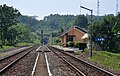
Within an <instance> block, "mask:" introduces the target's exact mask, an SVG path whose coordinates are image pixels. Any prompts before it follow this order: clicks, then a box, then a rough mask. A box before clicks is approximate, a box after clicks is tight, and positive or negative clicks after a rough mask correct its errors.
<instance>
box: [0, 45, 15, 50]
mask: <svg viewBox="0 0 120 76" xmlns="http://www.w3.org/2000/svg"><path fill="white" fill-rule="evenodd" d="M10 48H14V46H3V48H0V51H2V50H5V49H10Z"/></svg>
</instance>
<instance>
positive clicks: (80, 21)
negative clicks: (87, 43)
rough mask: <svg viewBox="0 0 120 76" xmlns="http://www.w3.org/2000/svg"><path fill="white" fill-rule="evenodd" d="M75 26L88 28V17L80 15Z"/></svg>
mask: <svg viewBox="0 0 120 76" xmlns="http://www.w3.org/2000/svg"><path fill="white" fill-rule="evenodd" d="M74 25H77V26H79V27H81V28H86V26H87V25H88V19H87V17H86V16H84V15H78V16H77V19H76V20H75V24H74Z"/></svg>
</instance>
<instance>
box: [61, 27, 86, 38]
mask: <svg viewBox="0 0 120 76" xmlns="http://www.w3.org/2000/svg"><path fill="white" fill-rule="evenodd" d="M73 28H76V29H78V30H80V31H82V32H83V33H87V31H85V30H83V29H82V28H80V27H78V26H73V27H71V28H70V29H68V30H66V31H65V32H63V33H62V34H61V35H60V37H62V36H64V35H65V34H67V33H68V32H69V31H70V30H71V29H73Z"/></svg>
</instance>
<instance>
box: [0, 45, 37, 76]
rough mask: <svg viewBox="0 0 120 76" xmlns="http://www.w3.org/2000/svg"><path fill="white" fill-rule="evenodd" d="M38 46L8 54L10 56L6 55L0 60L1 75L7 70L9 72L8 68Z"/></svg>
mask: <svg viewBox="0 0 120 76" xmlns="http://www.w3.org/2000/svg"><path fill="white" fill-rule="evenodd" d="M36 47H37V46H33V47H30V48H27V49H25V50H22V51H20V52H18V53H16V54H13V55H11V56H8V57H5V58H3V59H1V60H0V76H2V75H3V74H4V73H5V72H8V70H9V69H10V68H11V67H12V66H14V65H15V64H16V63H17V62H18V61H19V60H21V59H22V58H23V57H25V56H26V55H28V54H29V53H30V52H31V51H32V50H33V49H35V48H36ZM3 76H4V75H3Z"/></svg>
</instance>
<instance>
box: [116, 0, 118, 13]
mask: <svg viewBox="0 0 120 76" xmlns="http://www.w3.org/2000/svg"><path fill="white" fill-rule="evenodd" d="M117 14H118V0H117V1H116V15H117Z"/></svg>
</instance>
